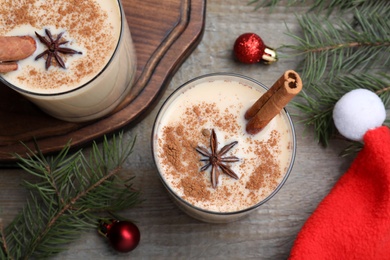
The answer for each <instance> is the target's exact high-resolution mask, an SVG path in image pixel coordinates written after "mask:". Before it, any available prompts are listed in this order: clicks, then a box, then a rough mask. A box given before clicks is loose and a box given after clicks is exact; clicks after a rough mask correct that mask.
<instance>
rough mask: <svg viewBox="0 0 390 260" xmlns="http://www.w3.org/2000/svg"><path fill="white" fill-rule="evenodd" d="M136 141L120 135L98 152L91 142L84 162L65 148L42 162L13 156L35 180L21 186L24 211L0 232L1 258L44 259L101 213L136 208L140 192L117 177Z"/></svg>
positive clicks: (40, 158)
mask: <svg viewBox="0 0 390 260" xmlns="http://www.w3.org/2000/svg"><path fill="white" fill-rule="evenodd" d="M134 144H135V138H134V139H132V140H131V141H130V142H129V143H126V142H124V141H123V134H122V133H121V134H119V135H118V136H116V135H114V136H113V137H112V140H111V141H109V140H108V139H107V138H106V137H104V140H103V143H102V148H99V146H98V145H97V144H96V143H95V142H94V143H93V145H92V149H91V152H90V154H89V156H88V157H86V156H85V155H84V154H83V153H82V151H81V150H80V151H78V152H75V153H74V154H70V152H69V149H70V143H68V144H67V145H66V146H65V147H64V149H63V150H61V151H60V152H59V153H58V154H57V155H56V156H51V157H45V156H43V154H42V153H41V152H40V151H39V147H36V150H37V151H38V152H37V153H36V154H35V153H33V151H32V150H31V149H29V148H27V147H26V149H27V150H28V153H29V155H28V156H27V158H24V157H22V156H19V155H16V156H17V158H18V159H19V161H20V164H19V165H20V167H21V168H22V169H24V170H25V171H26V172H28V173H30V174H32V175H34V176H35V177H37V181H36V182H34V183H32V182H27V181H25V182H24V186H25V187H26V189H27V190H29V199H28V201H27V204H26V205H25V207H24V208H23V211H22V212H21V213H20V214H19V215H18V216H17V217H16V218H15V219H14V220H13V221H12V223H11V224H10V225H9V226H7V227H6V228H4V227H0V259H28V258H37V259H42V258H48V257H51V256H53V255H56V254H57V253H59V252H61V251H63V250H65V249H66V246H67V245H68V244H69V243H70V242H72V241H74V240H75V239H77V238H78V237H79V236H80V234H81V233H82V232H83V231H86V230H90V229H96V228H97V223H98V220H99V219H100V218H101V213H102V212H116V211H120V210H124V209H129V208H132V207H134V206H136V205H138V204H139V203H140V202H141V200H140V192H139V191H137V190H135V189H133V187H132V180H133V178H134V177H128V178H126V179H124V178H121V177H120V172H121V170H122V165H123V164H124V162H125V160H126V158H128V157H129V156H130V154H131V153H132V151H133V148H134Z"/></svg>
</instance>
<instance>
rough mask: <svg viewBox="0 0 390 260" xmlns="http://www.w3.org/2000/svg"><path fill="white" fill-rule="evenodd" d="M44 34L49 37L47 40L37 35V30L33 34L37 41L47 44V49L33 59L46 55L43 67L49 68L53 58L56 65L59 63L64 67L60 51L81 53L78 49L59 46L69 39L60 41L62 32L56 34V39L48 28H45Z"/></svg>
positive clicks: (63, 52)
mask: <svg viewBox="0 0 390 260" xmlns="http://www.w3.org/2000/svg"><path fill="white" fill-rule="evenodd" d="M45 33H46V35H47V36H48V37H49V40H47V38H46V37H44V36H42V35H39V34H38V33H37V32H35V35H36V36H37V37H38V39H39V41H40V42H42V43H43V44H45V45H46V46H47V50H46V51H44V52H42V53H41V54H39V55H38V56H36V57H35V60H38V59H40V58H42V57H43V56H45V55H47V58H46V64H45V67H46V69H49V67H50V65H51V60H52V58H54V59H55V60H56V61H57V63H58V65H60V66H61V67H62V68H64V69H66V67H65V62H64V61H63V60H62V58H61V56H60V53H62V54H82V52H80V51H76V50H73V49H70V48H63V47H60V46H61V45H64V44H66V43H68V42H69V41H63V42H60V40H61V38H62V35H63V34H64V32H62V33H60V34H58V36H57V39H55V40H54V38H53V35H52V34H51V32H50V31H49V30H48V29H45Z"/></svg>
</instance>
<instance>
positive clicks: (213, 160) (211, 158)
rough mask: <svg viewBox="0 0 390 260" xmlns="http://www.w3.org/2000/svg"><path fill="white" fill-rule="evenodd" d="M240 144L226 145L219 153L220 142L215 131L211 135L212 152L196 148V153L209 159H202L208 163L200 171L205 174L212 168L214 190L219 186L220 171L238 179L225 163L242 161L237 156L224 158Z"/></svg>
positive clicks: (235, 142) (199, 147)
mask: <svg viewBox="0 0 390 260" xmlns="http://www.w3.org/2000/svg"><path fill="white" fill-rule="evenodd" d="M237 143H238V142H237V141H234V142H232V143H230V144H227V145H225V146H224V147H222V149H221V150H220V151H218V140H217V135H216V134H215V131H214V129H212V131H211V135H210V149H211V152H209V151H208V150H207V149H206V148H204V147H201V146H198V147H196V151H197V152H198V153H200V154H201V155H203V156H205V157H208V158H206V159H201V161H204V162H207V163H206V164H205V165H204V166H203V167H202V168H200V171H201V172H203V171H205V170H207V169H208V168H209V167H210V166H211V185H212V186H213V188H216V187H217V185H218V177H219V174H220V170H221V171H222V172H223V173H225V174H226V175H228V176H230V177H232V178H234V179H238V176H237V174H236V173H235V172H234V171H233V170H232V169H230V167H229V166H227V165H225V164H224V163H232V162H238V161H239V160H240V159H238V158H237V157H235V156H225V157H223V156H224V155H225V154H226V153H227V152H228V151H230V149H232V148H233V146H235V145H236V144H237Z"/></svg>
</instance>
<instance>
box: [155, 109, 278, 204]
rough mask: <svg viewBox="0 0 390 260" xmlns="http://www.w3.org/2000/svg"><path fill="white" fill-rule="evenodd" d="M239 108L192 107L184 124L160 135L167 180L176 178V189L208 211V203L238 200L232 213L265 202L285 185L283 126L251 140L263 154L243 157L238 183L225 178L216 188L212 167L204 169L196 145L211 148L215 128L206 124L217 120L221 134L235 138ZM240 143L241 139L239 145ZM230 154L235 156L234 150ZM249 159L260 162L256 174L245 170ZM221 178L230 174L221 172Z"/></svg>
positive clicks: (240, 163)
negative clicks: (281, 160)
mask: <svg viewBox="0 0 390 260" xmlns="http://www.w3.org/2000/svg"><path fill="white" fill-rule="evenodd" d="M238 109H240V108H237V107H234V106H232V107H230V109H226V110H225V111H219V110H218V108H217V107H216V104H213V103H211V104H210V103H201V104H198V105H195V106H193V107H191V108H187V110H186V112H185V116H183V117H181V122H180V123H178V124H175V125H169V126H165V127H164V128H163V130H162V136H161V137H160V139H159V146H160V147H161V148H162V152H161V153H160V155H159V156H160V159H161V165H162V166H163V168H164V172H165V173H164V174H166V176H167V178H166V179H168V178H169V179H173V180H174V181H172V182H171V183H170V184H171V185H172V186H173V187H174V189H173V190H178V191H181V193H182V194H183V196H182V198H183V199H184V200H187V201H188V202H190V203H192V204H195V205H197V206H199V204H203V205H204V207H203V208H206V209H207V208H208V205H210V206H211V205H214V207H216V208H218V207H222V206H218V205H224V204H226V203H230V202H232V201H234V205H236V206H233V205H232V207H236V208H234V209H233V210H232V211H235V210H241V209H243V208H247V207H250V206H253V205H255V204H257V203H259V202H260V201H261V200H263V199H264V198H265V197H267V196H268V195H269V193H270V192H272V191H273V190H274V189H275V188H276V187H277V185H278V184H279V182H280V179H281V177H282V172H281V170H280V166H279V164H278V160H277V156H278V154H280V149H279V148H278V147H279V141H278V140H279V138H280V133H279V132H278V131H277V130H273V131H272V133H271V136H270V138H269V139H268V140H266V141H256V140H251V139H249V138H248V142H250V143H251V145H250V148H249V150H252V152H254V153H255V154H256V156H257V157H258V158H256V160H252V161H250V160H246V159H245V158H240V159H241V160H240V162H236V164H239V167H238V168H239V171H238V172H239V175H241V177H240V179H239V180H234V181H233V183H232V184H229V185H228V184H227V182H226V181H224V180H223V181H220V183H219V185H218V186H217V188H216V189H213V188H212V186H211V182H210V173H209V171H210V168H211V167H210V168H209V169H208V170H207V171H205V172H200V168H201V167H202V166H203V165H204V162H200V159H201V156H200V154H199V153H198V152H196V150H195V148H196V147H197V146H198V145H201V146H203V147H207V148H208V149H210V148H209V144H210V130H211V129H206V128H202V126H204V125H205V124H206V122H207V120H212V125H213V126H214V127H213V128H214V129H215V131H216V132H217V135H218V131H229V133H230V134H231V135H232V137H233V139H234V135H237V134H238V133H239V131H240V126H239V124H238V122H237V114H238V113H237V111H238ZM206 119H207V120H206ZM221 141H222V142H221ZM219 143H220V144H219V145H218V150H219V149H221V148H222V145H221V143H223V140H219ZM239 145H240V144H239V143H238V145H237V146H239ZM248 152H249V151H248ZM229 153H230V154H231V155H234V149H232V151H231V152H229ZM229 153H228V155H229ZM228 155H226V156H228ZM248 163H249V164H253V165H254V167H253V169H254V170H253V171H252V172H245V170H246V165H245V164H248ZM236 173H237V171H236ZM245 175H248V176H245ZM220 178H230V177H228V176H226V175H224V174H223V173H221V174H220ZM239 186H241V187H240V188H239ZM215 205H217V206H215Z"/></svg>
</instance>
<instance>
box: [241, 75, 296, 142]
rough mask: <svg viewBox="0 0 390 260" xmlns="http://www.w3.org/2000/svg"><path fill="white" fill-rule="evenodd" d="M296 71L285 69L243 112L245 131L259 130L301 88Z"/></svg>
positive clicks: (254, 132) (253, 131) (256, 131)
mask: <svg viewBox="0 0 390 260" xmlns="http://www.w3.org/2000/svg"><path fill="white" fill-rule="evenodd" d="M302 86H303V85H302V80H301V78H300V76H299V75H298V73H296V72H295V71H293V70H287V71H286V72H284V73H283V75H282V76H281V77H280V78H279V79H278V80H277V81H276V82H275V83H274V84H273V85H272V87H271V88H270V89H269V90H268V91H267V92H266V93H264V95H262V96H261V97H260V98H259V99H258V100H257V101H256V102H255V103H254V104H253V105H252V107H250V108H249V109H248V110H247V111H246V113H245V119H247V120H249V121H248V123H247V125H246V131H247V132H248V133H249V134H257V133H258V132H260V131H261V130H262V129H263V128H264V127H265V126H266V125H267V124H268V123H269V122H270V121H271V120H272V119H273V118H274V117H275V116H276V115H278V114H279V112H280V111H281V110H282V109H283V108H284V107H285V106H286V105H287V104H288V103H289V102H290V101H291V99H293V98H294V97H295V96H296V95H297V94H298V93H299V92H300V91H301V90H302Z"/></svg>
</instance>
